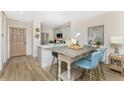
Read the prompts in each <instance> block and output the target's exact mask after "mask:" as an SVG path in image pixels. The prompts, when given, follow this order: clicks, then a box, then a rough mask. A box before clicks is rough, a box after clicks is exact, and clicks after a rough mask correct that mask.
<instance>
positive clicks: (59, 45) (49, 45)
mask: <svg viewBox="0 0 124 93" xmlns="http://www.w3.org/2000/svg"><path fill="white" fill-rule="evenodd" d="M66 45H67V44H47V45H39V46H38V47H40V48H54V47H61V46H66Z"/></svg>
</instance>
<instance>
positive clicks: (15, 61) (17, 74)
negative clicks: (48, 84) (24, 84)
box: [0, 56, 55, 81]
mask: <svg viewBox="0 0 124 93" xmlns="http://www.w3.org/2000/svg"><path fill="white" fill-rule="evenodd" d="M0 74H1V75H0V80H6V81H8V80H11V81H20V80H21V81H40V80H41V81H44V80H55V79H54V77H53V76H52V75H50V74H49V73H48V72H47V71H45V70H43V69H41V68H40V66H39V64H38V62H36V60H35V59H34V58H33V57H32V56H21V57H14V58H10V59H9V60H8V61H7V63H6V64H4V67H3V69H2V72H1V73H0Z"/></svg>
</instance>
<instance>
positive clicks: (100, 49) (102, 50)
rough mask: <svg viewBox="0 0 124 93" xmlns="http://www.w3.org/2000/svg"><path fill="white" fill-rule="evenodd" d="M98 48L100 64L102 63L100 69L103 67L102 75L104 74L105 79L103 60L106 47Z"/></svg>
mask: <svg viewBox="0 0 124 93" xmlns="http://www.w3.org/2000/svg"><path fill="white" fill-rule="evenodd" d="M97 50H98V51H100V62H99V65H100V69H101V72H102V75H103V79H104V80H105V74H104V71H103V68H102V62H103V57H104V53H105V51H106V49H105V48H99V49H97Z"/></svg>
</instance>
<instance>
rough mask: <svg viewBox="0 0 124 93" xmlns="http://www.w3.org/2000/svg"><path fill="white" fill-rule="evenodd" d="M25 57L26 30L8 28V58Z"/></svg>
mask: <svg viewBox="0 0 124 93" xmlns="http://www.w3.org/2000/svg"><path fill="white" fill-rule="evenodd" d="M22 55H26V29H25V28H19V27H10V57H14V56H22Z"/></svg>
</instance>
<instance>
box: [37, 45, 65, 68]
mask: <svg viewBox="0 0 124 93" xmlns="http://www.w3.org/2000/svg"><path fill="white" fill-rule="evenodd" d="M61 46H66V44H48V45H39V46H38V62H39V63H40V65H41V67H42V68H46V67H48V66H50V65H51V64H52V60H53V56H52V50H51V49H52V48H57V47H61ZM55 61H56V60H55Z"/></svg>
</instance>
